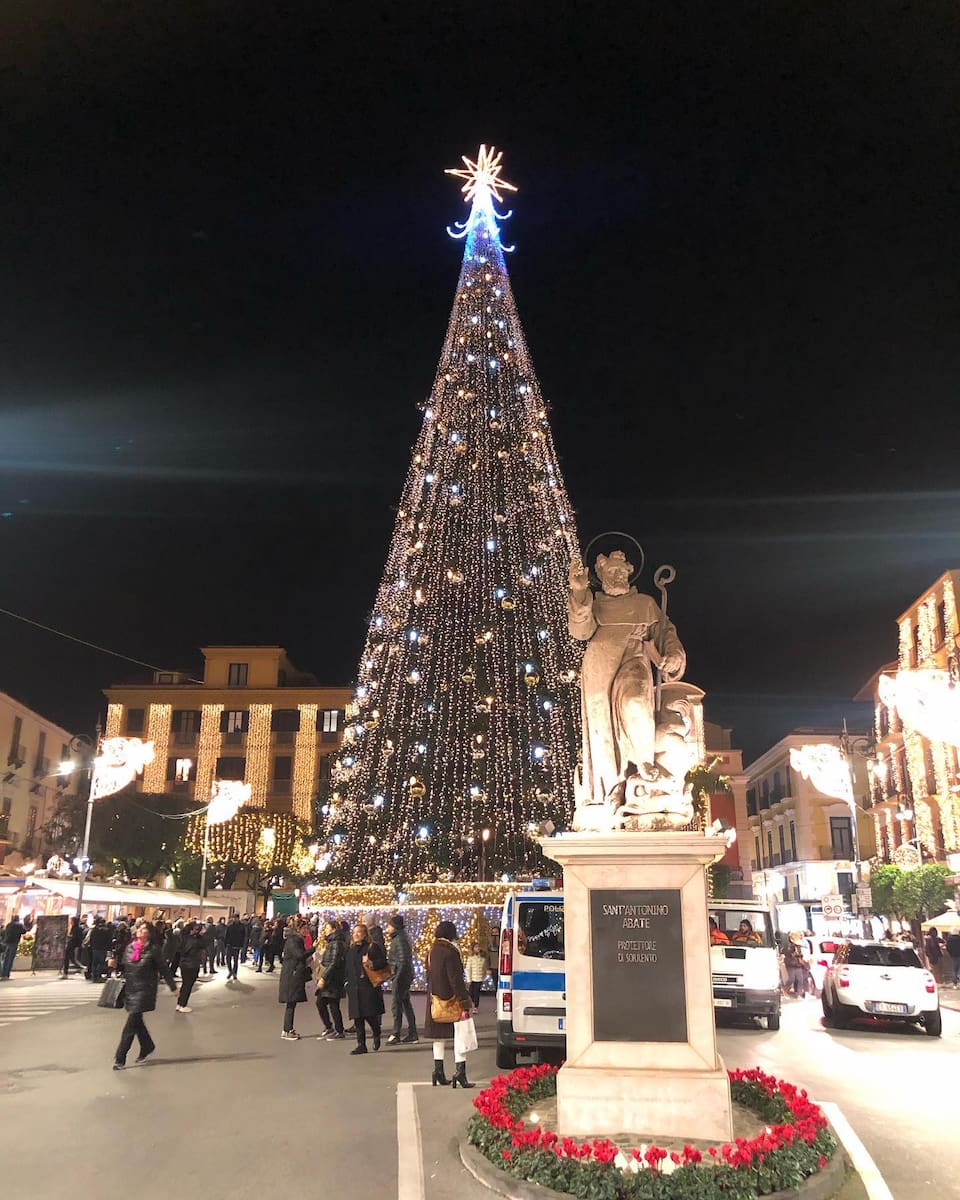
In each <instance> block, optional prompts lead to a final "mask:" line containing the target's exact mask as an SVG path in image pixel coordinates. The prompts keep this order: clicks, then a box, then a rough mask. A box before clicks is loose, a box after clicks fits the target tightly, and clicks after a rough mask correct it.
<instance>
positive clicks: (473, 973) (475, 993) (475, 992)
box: [465, 942, 487, 1008]
mask: <svg viewBox="0 0 960 1200" xmlns="http://www.w3.org/2000/svg"><path fill="white" fill-rule="evenodd" d="M465 965H466V971H467V990H468V991H469V993H470V999H471V1000H472V1001H473V1007H474V1008H479V1007H480V988H481V987H482V986H483V981H484V980H485V979H486V977H487V956H486V955H485V954H481V953H480V945H479V943H478V942H471V943H470V953H469V954H468V955H467V961H466V964H465Z"/></svg>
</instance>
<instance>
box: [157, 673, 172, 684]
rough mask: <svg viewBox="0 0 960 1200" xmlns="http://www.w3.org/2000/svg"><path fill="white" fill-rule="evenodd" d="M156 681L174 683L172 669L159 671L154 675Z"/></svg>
mask: <svg viewBox="0 0 960 1200" xmlns="http://www.w3.org/2000/svg"><path fill="white" fill-rule="evenodd" d="M154 679H155V682H156V683H173V672H172V671H157V673H156V676H155V677H154Z"/></svg>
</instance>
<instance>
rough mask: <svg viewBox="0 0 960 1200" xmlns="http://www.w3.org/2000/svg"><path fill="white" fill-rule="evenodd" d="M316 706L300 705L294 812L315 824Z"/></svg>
mask: <svg viewBox="0 0 960 1200" xmlns="http://www.w3.org/2000/svg"><path fill="white" fill-rule="evenodd" d="M318 708H319V706H318V705H316V704H301V705H300V728H299V729H298V731H297V740H296V745H295V747H294V754H293V811H294V812H295V813H296V815H297V816H298V817H299V819H300V820H301V821H306V823H307V824H308V825H310V826H312V825H313V824H314V820H315V814H314V811H313V797H314V792H315V790H316V783H317V711H318Z"/></svg>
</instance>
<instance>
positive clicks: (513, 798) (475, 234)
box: [321, 146, 580, 883]
mask: <svg viewBox="0 0 960 1200" xmlns="http://www.w3.org/2000/svg"><path fill="white" fill-rule="evenodd" d="M500 158H501V155H499V154H495V152H494V150H493V149H492V148H491V149H490V150H487V148H486V147H484V146H481V147H480V153H479V155H478V158H477V160H476V162H473V161H471V160H470V159H468V158H466V157H464V160H463V161H464V164H465V166H464V169H462V170H451V171H450V172H448V173H449V174H453V175H458V176H459V177H460V178H462V179H464V180H465V183H464V186H463V192H464V195H465V198H466V200H467V202H468V203H469V204H470V213H469V216H468V218H467V220H466V221H465V222H458V223H457V225H456V229H454V230H450V229H448V232H449V233H450V234H451V236H452V237H457V238H462V239H463V240H464V243H465V245H464V254H463V265H462V268H461V271H460V280H459V283H458V285H457V292H456V298H455V301H454V305H453V312H452V314H451V317H450V324H449V328H448V330H447V337H446V341H445V342H444V346H443V352H442V354H441V356H440V363H439V366H438V368H437V375H436V379H435V381H434V384H433V388H432V389H431V392H430V396H429V398H428V399H427V400H426V401H425V402H424V403H423V404H422V406H421V407H422V410H423V424H422V427H421V429H420V434H419V437H418V438H417V441H416V445H415V446H414V449H413V459H412V462H411V464H410V469H409V471H408V474H407V479H406V483H405V484H404V488H403V493H402V498H401V501H400V507H399V510H398V512H397V521H396V526H395V528H394V532H393V538H392V540H391V543H390V552H389V556H388V558H387V564H386V568H385V571H384V574H383V579H382V581H381V584H380V589H379V591H378V593H377V599H376V604H375V606H374V609H373V612H372V615H371V619H370V627H369V631H368V634H367V638H366V643H365V645H364V649H363V655H362V657H361V660H360V666H359V670H358V672H357V686H356V693H355V701H354V703H353V704H351V705H350V706H349V708H348V710H347V720H346V727H345V730H344V743H343V747H342V749H341V753H340V756H339V758H338V760H337V762H336V764H335V768H334V772H333V791H332V794H331V796H330V799H329V803H328V804H327V805H326V806H325V815H326V819H327V834H328V853H327V854H326V855H325V856H324V858H323V859H322V860H321V865H325V866H326V869H327V876H328V877H337V878H340V879H343V880H349V881H354V880H369V881H393V882H398V883H399V882H404V881H411V882H412V881H414V880H417V879H423V878H430V877H434V876H437V877H440V878H444V877H448V876H452V877H456V878H464V879H467V878H487V879H491V878H494V877H499V876H500V874H501V873H502V872H522V871H525V870H526V871H529V870H532V869H535V868H536V865H537V863H538V862H539V861H540V858H539V848H538V846H537V845H536V843H535V842H533V841H532V839H531V833H535V832H536V831H537V829H538V827H539V825H540V823H541V822H545V821H548V820H552V821H553V822H554V823H555V824H557V825H559V824H561V823H563V822H565V821H566V820H567V819H568V817H569V814H570V812H571V811H572V800H573V782H572V776H573V770H574V766H575V762H576V755H577V747H578V746H579V723H580V719H579V689H578V687H577V683H578V679H579V672H578V669H577V668H578V665H579V654H578V651H577V649H576V647H575V645H574V644H573V643H572V642H571V641H570V639H569V638H568V635H567V616H566V591H567V572H568V567H569V563H570V560H571V559H572V558H574V557H576V558H579V547H578V544H577V535H576V528H575V524H574V519H573V510H572V509H571V506H570V502H569V500H568V499H567V493H566V490H565V488H564V484H563V479H562V477H561V474H560V469H559V467H558V464H557V458H556V453H555V450H554V444H553V437H552V435H551V432H550V425H549V422H548V418H547V405H546V404H545V402H544V400H543V397H542V396H541V394H540V387H539V385H538V383H537V379H536V376H535V375H534V371H533V366H532V364H531V361H530V356H529V353H528V351H527V347H526V344H525V342H524V337H523V331H522V329H521V328H520V320H519V317H518V315H517V309H516V305H515V303H514V299H513V294H512V292H511V289H510V281H509V278H508V276H507V269H506V264H505V261H504V251H505V249H510V248H509V247H504V245H503V244H502V242H501V238H500V222H502V221H503V220H505V219H506V218H507V217H508V216H509V215H510V214H509V213H500V212H498V210H497V205H499V204H500V203H501V193H502V192H504V191H507V190H509V191H515V190H516V189H515V188H514V187H513V185H512V184H508V183H506V182H505V181H504V180H503V179H502V178H501V175H500V171H501V167H500Z"/></svg>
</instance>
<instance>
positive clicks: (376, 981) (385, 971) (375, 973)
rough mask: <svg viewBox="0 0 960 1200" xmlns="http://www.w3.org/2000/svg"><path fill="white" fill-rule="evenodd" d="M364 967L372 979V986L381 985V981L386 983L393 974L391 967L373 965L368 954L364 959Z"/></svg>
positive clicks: (368, 976)
mask: <svg viewBox="0 0 960 1200" xmlns="http://www.w3.org/2000/svg"><path fill="white" fill-rule="evenodd" d="M363 969H364V971H365V972H366V975H367V978H368V979H369V980H370V986H371V987H379V986H380V984H381V983H386V982H387V980H388V979H390V978H391V977H392V976H393V969H392V968H391V967H371V966H370V960H369V959H368V958H367V957H366V956H364V959H363Z"/></svg>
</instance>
